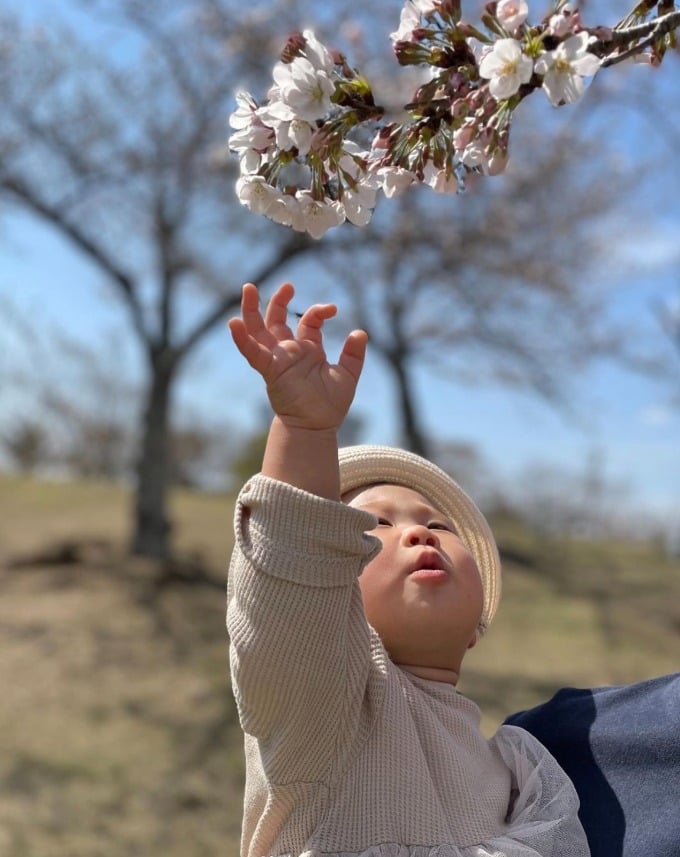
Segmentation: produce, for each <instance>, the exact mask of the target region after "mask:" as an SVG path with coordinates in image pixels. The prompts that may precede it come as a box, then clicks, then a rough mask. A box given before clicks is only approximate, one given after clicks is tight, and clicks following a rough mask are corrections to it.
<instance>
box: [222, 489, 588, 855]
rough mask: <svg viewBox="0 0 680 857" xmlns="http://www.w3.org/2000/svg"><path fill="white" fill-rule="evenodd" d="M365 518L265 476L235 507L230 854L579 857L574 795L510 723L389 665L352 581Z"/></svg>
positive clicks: (368, 542)
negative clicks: (240, 754)
mask: <svg viewBox="0 0 680 857" xmlns="http://www.w3.org/2000/svg"><path fill="white" fill-rule="evenodd" d="M374 523H375V521H374V518H373V516H372V515H370V514H368V513H366V512H363V511H360V510H357V509H353V508H350V507H348V506H345V505H343V504H341V503H334V502H332V501H328V500H324V499H322V498H319V497H315V496H313V495H311V494H307V493H305V492H304V491H300V490H299V489H296V488H292V487H291V486H289V485H285V484H283V483H280V482H276V481H274V480H272V479H267V478H265V477H263V476H256V477H254V478H253V479H252V480H250V482H249V483H248V484H247V485H246V486H245V488H244V489H243V491H242V492H241V495H240V497H239V500H238V503H237V509H236V521H235V529H236V546H235V549H234V554H233V557H232V562H231V568H230V575H229V598H228V601H229V604H228V611H227V626H228V630H229V635H230V642H231V648H230V656H231V667H232V676H233V689H234V695H235V698H236V702H237V705H238V710H239V716H240V719H241V725H242V727H243V730H244V733H245V749H246V789H245V800H244V818H243V831H242V845H241V855H242V857H501V856H502V855H505V857H536V855H541V857H547V855H550V857H587V855H588V848H587V844H586V839H585V835H584V833H583V830H582V828H581V825H580V823H579V821H578V818H577V809H578V799H577V797H576V793H575V791H574V789H573V787H572V786H571V783H570V782H569V780H568V779H567V778H566V776H565V775H564V773H563V772H562V770H561V768H560V767H559V766H558V765H557V763H556V762H555V761H554V759H553V758H552V756H550V755H549V753H548V752H547V751H546V750H545V749H544V748H543V747H542V745H540V744H539V743H538V742H537V741H536V740H535V739H534V738H533V737H532V736H531V735H529V734H528V733H527V732H525V731H523V730H522V729H519V728H517V727H512V726H504V727H501V729H499V731H498V732H497V734H496V735H495V736H494V738H492V739H491V740H488V739H486V738H485V737H484V736H483V735H482V733H481V731H480V729H479V721H480V713H479V709H478V708H477V706H476V705H475V704H474V703H473V702H472V701H470V700H469V699H467V698H466V697H464V696H463V695H462V694H460V693H458V692H457V691H456V689H455V688H454V687H453V686H452V685H448V684H445V683H441V682H434V681H427V680H425V679H421V678H418V677H416V676H414V675H412V674H410V673H407V672H405V671H403V670H401V669H399V668H398V667H397V666H395V665H394V664H393V663H391V661H390V660H389V658H388V657H387V655H386V652H385V650H384V648H383V646H382V643H381V642H380V639H379V638H378V636H377V635H376V634H375V632H374V631H373V630H372V629H371V628H370V627H369V626H368V624H367V622H366V619H365V616H364V612H363V606H362V602H361V594H360V592H359V587H358V584H357V577H358V576H359V574H360V573H361V570H362V568H363V566H364V565H365V564H366V562H367V561H368V560H369V559H370V558H371V557H372V556H374V555H375V553H377V551H378V550H379V547H380V544H379V542H378V540H377V539H375V538H374V537H373V536H370V535H367V534H366V530H369V529H371V528H372V527H373V526H374Z"/></svg>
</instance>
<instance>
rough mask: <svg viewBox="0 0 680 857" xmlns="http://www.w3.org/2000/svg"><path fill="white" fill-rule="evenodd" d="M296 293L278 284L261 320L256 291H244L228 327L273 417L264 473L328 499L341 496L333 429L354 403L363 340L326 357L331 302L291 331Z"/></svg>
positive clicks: (356, 334) (352, 337)
mask: <svg viewBox="0 0 680 857" xmlns="http://www.w3.org/2000/svg"><path fill="white" fill-rule="evenodd" d="M293 294H294V290H293V286H292V285H291V284H290V283H285V284H284V285H282V286H280V288H279V289H277V291H276V292H275V293H274V295H273V297H272V298H271V300H270V301H269V304H268V306H267V311H266V313H265V316H264V318H263V316H262V314H261V313H260V308H259V294H258V290H257V287H256V286H254V285H252V284H251V283H248V284H247V285H245V286H244V287H243V296H242V299H241V317H240V318H233V319H231V320H230V322H229V328H230V330H231V335H232V337H233V340H234V342H235V344H236V347H237V348H238V350H239V351H240V352H241V354H243V356H244V357H245V358H246V360H247V361H248V363H250V365H251V366H252V367H253V369H255V370H256V371H257V372H259V374H260V375H261V376H262V378H263V379H264V381H265V384H266V385H267V395H268V396H269V401H270V403H271V406H272V408H273V410H274V413H275V416H274V420H273V421H272V425H271V428H270V431H269V436H268V439H267V446H266V449H265V455H264V460H263V463H262V473H263V474H264V475H266V476H270V477H272V478H274V479H278V480H279V481H281V482H287V483H289V484H290V485H295V486H296V487H298V488H302V489H304V490H305V491H309V492H310V493H312V494H317V495H318V496H320V497H326V498H328V499H331V500H339V499H340V480H339V474H338V442H337V432H338V429H339V428H340V426H341V425H342V422H343V420H344V419H345V417H346V415H347V412H348V410H349V407H350V405H351V403H352V400H353V398H354V394H355V391H356V386H357V382H358V380H359V376H360V374H361V370H362V368H363V364H364V357H365V354H366V343H367V341H368V337H367V336H366V333H364V331H361V330H355V331H353V332H352V333H350V334H349V336H348V337H347V339H346V340H345V342H344V345H343V347H342V350H341V353H340V358H339V360H338V363H337V364H331V363H329V362H328V360H327V358H326V353H325V351H324V347H323V336H322V327H323V323H324V321H326V320H327V319H329V318H331V317H332V316H334V315H335V313H336V307H335V306H334V305H333V304H315V305H313V306H311V307H309V309H307V310H306V311H305V312H304V313H303V315H302V317H301V318H300V321H299V323H298V325H297V330H296V331H295V332H293V331H292V330H291V329H290V327H289V326H288V304H289V303H290V300H291V298H292V297H293Z"/></svg>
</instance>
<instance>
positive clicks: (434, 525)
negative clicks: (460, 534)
mask: <svg viewBox="0 0 680 857" xmlns="http://www.w3.org/2000/svg"><path fill="white" fill-rule="evenodd" d="M427 528H428V530H446V531H447V532H449V533H455V530H454V529H453V527H452V525H451V524H447V523H446V522H445V521H430V523H429V524H428V525H427Z"/></svg>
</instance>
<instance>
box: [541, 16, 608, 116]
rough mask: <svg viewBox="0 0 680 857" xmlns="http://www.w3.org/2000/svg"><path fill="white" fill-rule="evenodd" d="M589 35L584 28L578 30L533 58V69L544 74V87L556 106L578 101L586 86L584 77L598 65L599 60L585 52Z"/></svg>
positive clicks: (595, 69)
mask: <svg viewBox="0 0 680 857" xmlns="http://www.w3.org/2000/svg"><path fill="white" fill-rule="evenodd" d="M590 38H591V37H590V36H589V34H588V33H586V32H582V33H577V34H576V35H575V36H570V37H569V38H568V39H567V40H566V41H564V42H562V43H561V44H560V45H558V46H557V47H556V48H555V50H554V51H546V52H545V53H543V54H541V56H540V57H539V58H538V59H537V60H536V71H537V73H538V74H541V75H543V89H544V90H545V92H546V95H547V96H548V98H549V99H550V103H551V104H553V105H554V106H555V107H557V106H559V105H560V104H571V103H572V102H574V101H578V99H579V98H580V97H581V95H583V90H584V89H585V84H584V82H583V78H584V77H590V76H592V75H594V74H595V73H596V72H597V71H598V69H599V68H600V60H599V59H598V58H597V57H596V56H595V55H594V54H591V53H589V52H588V43H589V41H590Z"/></svg>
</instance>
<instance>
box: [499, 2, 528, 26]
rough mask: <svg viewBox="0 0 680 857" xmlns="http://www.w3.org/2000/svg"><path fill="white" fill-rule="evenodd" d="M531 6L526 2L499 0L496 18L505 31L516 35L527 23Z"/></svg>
mask: <svg viewBox="0 0 680 857" xmlns="http://www.w3.org/2000/svg"><path fill="white" fill-rule="evenodd" d="M528 14H529V6H528V4H527V3H526V0H498V3H497V4H496V17H497V18H498V23H499V24H500V25H501V27H503V28H504V29H505V30H508V31H509V32H511V33H514V32H515V30H516V29H517V28H518V27H521V26H522V24H523V23H524V22H525V21H526V19H527V15H528Z"/></svg>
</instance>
